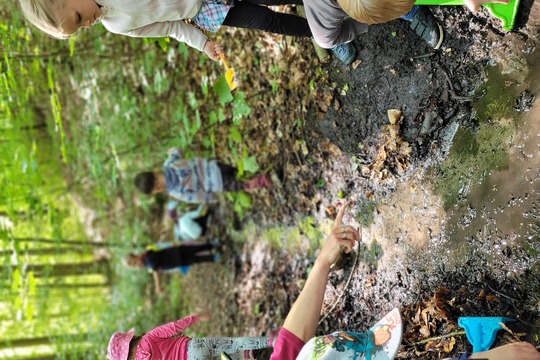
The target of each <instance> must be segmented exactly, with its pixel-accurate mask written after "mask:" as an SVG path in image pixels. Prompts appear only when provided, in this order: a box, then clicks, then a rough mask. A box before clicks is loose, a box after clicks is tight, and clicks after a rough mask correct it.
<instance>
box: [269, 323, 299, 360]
mask: <svg viewBox="0 0 540 360" xmlns="http://www.w3.org/2000/svg"><path fill="white" fill-rule="evenodd" d="M304 345H305V343H304V342H303V341H302V340H301V339H300V338H299V337H298V336H296V335H294V334H293V333H291V332H290V331H289V330H287V329H285V328H281V330H280V331H279V335H278V337H277V339H276V343H275V344H274V351H273V352H272V355H271V356H270V360H295V359H296V357H297V356H298V354H299V353H300V350H302V347H303V346H304Z"/></svg>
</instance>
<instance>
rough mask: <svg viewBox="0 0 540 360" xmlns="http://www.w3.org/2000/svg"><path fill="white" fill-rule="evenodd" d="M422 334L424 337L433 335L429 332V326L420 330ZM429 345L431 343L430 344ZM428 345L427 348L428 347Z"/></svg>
mask: <svg viewBox="0 0 540 360" xmlns="http://www.w3.org/2000/svg"><path fill="white" fill-rule="evenodd" d="M419 332H420V334H422V336H423V337H426V338H427V337H429V336H430V335H431V331H429V326H427V325H424V326H422V327H421V328H420V330H419ZM428 345H429V343H428ZM428 345H426V348H427V347H428Z"/></svg>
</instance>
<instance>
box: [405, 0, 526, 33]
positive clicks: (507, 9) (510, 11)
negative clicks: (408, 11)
mask: <svg viewBox="0 0 540 360" xmlns="http://www.w3.org/2000/svg"><path fill="white" fill-rule="evenodd" d="M415 4H416V5H465V2H464V1H463V0H417V1H416V2H415ZM483 6H485V7H486V8H487V9H488V10H489V12H490V13H491V15H493V16H494V17H496V18H497V19H499V20H501V21H502V23H503V30H504V31H510V30H512V29H513V28H514V22H515V20H516V15H517V11H518V7H519V0H510V1H509V2H508V4H485V5H483Z"/></svg>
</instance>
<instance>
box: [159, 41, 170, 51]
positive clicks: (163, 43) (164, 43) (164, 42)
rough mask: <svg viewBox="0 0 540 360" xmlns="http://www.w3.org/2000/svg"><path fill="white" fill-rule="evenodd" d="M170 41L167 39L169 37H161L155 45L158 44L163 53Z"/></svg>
mask: <svg viewBox="0 0 540 360" xmlns="http://www.w3.org/2000/svg"><path fill="white" fill-rule="evenodd" d="M170 41H171V40H170V39H169V37H162V38H159V39H158V41H157V43H158V44H159V47H160V48H161V49H162V50H163V51H165V52H166V51H167V46H168V44H169V42H170Z"/></svg>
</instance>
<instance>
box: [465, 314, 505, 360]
mask: <svg viewBox="0 0 540 360" xmlns="http://www.w3.org/2000/svg"><path fill="white" fill-rule="evenodd" d="M507 321H515V320H514V319H511V318H507V317H483V316H473V317H468V316H462V317H460V318H459V319H458V325H459V326H461V327H462V328H464V329H465V334H466V335H467V339H468V340H469V342H470V343H471V344H472V346H473V354H474V353H477V352H480V351H486V350H489V348H491V345H493V342H494V341H495V337H496V336H497V331H499V330H500V329H502V327H501V325H500V324H499V323H503V324H506V322H507Z"/></svg>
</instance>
